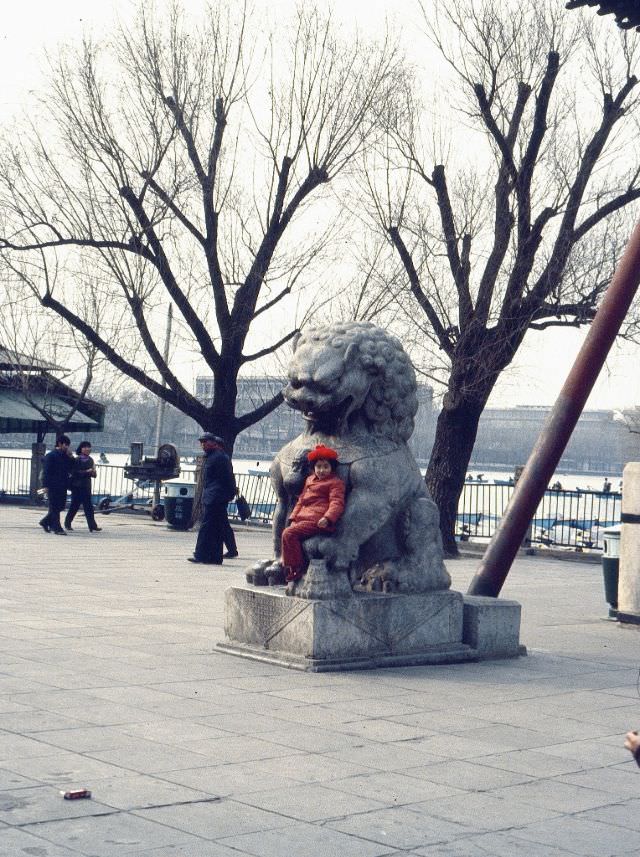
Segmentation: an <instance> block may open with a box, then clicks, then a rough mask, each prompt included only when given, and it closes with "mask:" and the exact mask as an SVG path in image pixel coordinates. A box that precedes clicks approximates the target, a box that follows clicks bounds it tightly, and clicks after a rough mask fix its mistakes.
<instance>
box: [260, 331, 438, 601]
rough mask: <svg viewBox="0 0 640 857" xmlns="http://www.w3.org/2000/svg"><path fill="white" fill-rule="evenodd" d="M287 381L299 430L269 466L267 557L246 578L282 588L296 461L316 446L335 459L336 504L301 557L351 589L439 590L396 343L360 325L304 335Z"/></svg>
mask: <svg viewBox="0 0 640 857" xmlns="http://www.w3.org/2000/svg"><path fill="white" fill-rule="evenodd" d="M288 374H289V383H288V385H287V387H286V388H285V390H284V397H285V400H286V401H287V403H288V404H289V405H290V406H291V407H292V408H295V409H296V410H298V411H300V412H301V414H302V416H303V418H304V420H305V422H306V428H305V431H304V432H303V433H302V434H301V435H299V436H298V437H297V438H295V439H294V440H292V441H291V442H290V443H288V444H286V446H284V447H283V448H282V449H281V450H280V452H279V453H278V454H277V455H276V457H275V460H274V462H273V464H272V466H271V479H272V483H273V486H274V488H275V491H276V494H277V497H278V503H277V507H276V511H275V516H274V522H273V535H274V550H275V560H270V561H265V562H264V563H261V564H258V565H257V566H255V567H254V569H253V570H252V572H249V573H248V574H247V579H248V580H250V581H251V582H254V583H265V582H266V576H265V575H268V576H269V578H270V581H269V582H282V580H283V578H282V576H281V573H282V567H281V565H280V538H281V534H282V530H283V528H284V527H285V526H286V523H287V519H288V516H289V514H290V512H291V509H292V508H293V505H294V503H295V501H296V499H297V495H298V493H299V492H300V490H301V488H302V486H303V484H304V480H305V478H306V476H307V475H308V472H309V471H308V470H307V462H306V454H307V452H308V451H309V450H311V449H313V447H315V446H316V445H317V444H326V445H327V446H331V447H333V448H334V449H335V450H336V451H337V452H338V456H339V465H338V471H337V472H338V475H339V476H340V477H341V478H342V479H343V480H344V481H345V483H346V485H347V500H346V507H345V512H344V514H343V516H342V518H341V519H340V520H339V522H338V526H337V529H336V532H335V533H334V534H332V535H327V536H325V535H320V536H313V537H312V538H310V539H307V540H306V541H305V543H304V549H305V552H306V553H307V555H308V557H309V559H310V560H315V559H322V560H324V561H325V564H326V568H327V570H328V571H329V572H330V573H332V574H333V573H335V574H344V575H347V576H348V580H349V582H350V584H351V588H352V589H354V590H356V591H358V590H360V591H383V592H401V593H409V592H426V591H431V590H436V589H446V588H448V587H449V586H450V583H451V579H450V577H449V575H448V573H447V571H446V569H445V567H444V563H443V552H442V541H441V537H440V530H439V516H438V509H437V507H436V505H435V503H434V502H433V501H432V500H431V498H430V497H429V494H428V491H427V488H426V485H425V482H424V479H423V478H422V475H421V473H420V470H419V468H418V465H417V464H416V462H415V459H414V458H413V456H412V454H411V452H410V451H409V448H408V446H407V440H408V438H409V437H410V436H411V433H412V431H413V418H414V416H415V414H416V411H417V409H418V401H417V396H416V378H415V373H414V371H413V367H412V366H411V362H410V360H409V358H408V356H407V354H406V353H405V351H404V349H403V348H402V345H401V344H400V342H399V340H398V339H396V338H395V337H393V336H390V335H389V334H388V333H386V332H385V331H383V330H381V329H380V328H378V327H376V326H375V325H373V324H370V323H365V322H355V321H354V322H346V323H342V324H335V325H330V326H326V327H315V328H310V329H308V330H306V331H305V332H304V333H303V334H302V335H301V336H300V338H299V339H298V341H297V343H296V347H295V351H294V354H293V357H292V360H291V364H290V366H289V373H288Z"/></svg>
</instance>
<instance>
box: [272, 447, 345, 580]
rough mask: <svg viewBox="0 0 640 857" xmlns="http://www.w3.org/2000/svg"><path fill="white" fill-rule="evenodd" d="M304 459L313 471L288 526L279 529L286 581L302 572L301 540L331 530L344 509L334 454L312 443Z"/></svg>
mask: <svg viewBox="0 0 640 857" xmlns="http://www.w3.org/2000/svg"><path fill="white" fill-rule="evenodd" d="M307 459H308V460H309V461H310V462H311V464H313V473H312V475H311V476H309V477H307V480H306V481H305V483H304V488H303V489H302V492H301V494H300V497H299V498H298V502H297V503H296V505H295V506H294V508H293V511H292V512H291V516H290V517H289V526H288V527H287V528H286V529H285V530H283V532H282V564H283V565H284V567H285V568H286V571H287V581H292V580H300V578H301V577H302V575H303V574H304V572H305V568H306V561H305V557H304V554H303V552H302V542H303V541H304V539H308V538H309V537H310V536H316V535H318V533H331V532H333V531H334V530H335V526H336V522H337V521H338V519H339V518H340V516H341V515H342V513H343V512H344V492H345V485H344V482H343V481H342V479H340V477H339V476H337V475H336V468H337V466H338V453H337V452H336V451H335V449H331V448H330V447H328V446H316V448H315V449H312V450H311V452H310V453H309V454H308V455H307Z"/></svg>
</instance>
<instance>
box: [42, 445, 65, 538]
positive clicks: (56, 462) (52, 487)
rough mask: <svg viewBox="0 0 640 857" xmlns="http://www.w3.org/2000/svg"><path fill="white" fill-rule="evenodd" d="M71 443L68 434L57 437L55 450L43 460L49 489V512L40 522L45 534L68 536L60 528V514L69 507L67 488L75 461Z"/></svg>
mask: <svg viewBox="0 0 640 857" xmlns="http://www.w3.org/2000/svg"><path fill="white" fill-rule="evenodd" d="M70 444H71V441H70V440H69V438H68V437H67V435H66V434H60V435H58V436H57V437H56V446H55V449H52V450H51V452H48V453H47V454H46V455H45V457H44V458H43V460H42V485H43V487H44V488H46V489H47V496H48V498H49V511H48V512H47V514H46V515H45V516H44V518H43V519H42V520H41V521H39V524H40V526H41V527H42V529H43V530H44V531H45V533H56V535H59V536H66V535H67V534H66V533H65V531H64V530H63V529H62V527H61V526H60V512H62V511H63V510H64V507H65V506H66V505H67V488H68V487H69V474H70V473H71V468H72V466H73V459H72V457H71V454H70V453H69V446H70Z"/></svg>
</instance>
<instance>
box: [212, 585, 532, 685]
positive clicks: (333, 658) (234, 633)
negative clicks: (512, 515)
mask: <svg viewBox="0 0 640 857" xmlns="http://www.w3.org/2000/svg"><path fill="white" fill-rule="evenodd" d="M225 600H226V603H225V636H226V640H225V642H224V643H220V644H219V647H220V648H221V649H222V650H223V651H226V652H229V653H231V654H235V655H241V656H244V657H249V658H253V659H256V660H261V661H268V662H271V663H279V664H282V665H283V666H287V667H291V668H294V669H301V670H309V671H313V672H320V671H329V670H336V671H337V670H351V669H372V668H375V667H383V666H406V665H413V664H416V665H417V664H440V663H458V662H461V661H469V660H477V659H478V657H488V656H490V655H489V654H488V653H487V654H485V652H483V653H482V654H480V653H479V651H478V650H477V649H476V648H475V647H474V646H472V645H470V644H469V643H468V642H467V641H466V640H463V598H462V595H461V594H460V593H459V592H452V591H450V590H445V591H440V592H433V593H426V594H423V595H398V594H368V593H367V594H365V593H354V594H353V595H352V596H350V597H348V598H335V599H330V600H313V599H304V598H297V597H295V596H294V597H287V596H286V595H285V594H284V589H280V588H276V589H273V588H270V589H269V590H266V591H265V590H262V589H258V588H253V587H251V586H245V587H235V586H234V587H231V588H230V589H228V590H227V591H226V593H225ZM479 600H482V601H484V600H493V599H479ZM508 603H509V604H513V602H508ZM518 609H519V606H518ZM505 615H506V614H505ZM485 637H486V633H485ZM510 652H511V650H510V649H509V647H508V645H507V644H506V643H504V642H503V641H502V638H500V651H499V653H498V655H497V656H498V657H508V656H509V653H510ZM518 653H519V652H518V651H515V652H512V654H518Z"/></svg>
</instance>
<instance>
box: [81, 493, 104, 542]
mask: <svg viewBox="0 0 640 857" xmlns="http://www.w3.org/2000/svg"><path fill="white" fill-rule="evenodd" d="M81 499H82V510H83V512H84V516H85V518H86V519H87V526H88V527H89V530H91V531H92V532H93V531H94V530H99V529H100V527H99V526H98V525H97V524H96V517H95V514H94V511H93V503H92V502H91V489H90V488H87V489H85V490H84V491H83V492H82V497H81Z"/></svg>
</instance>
